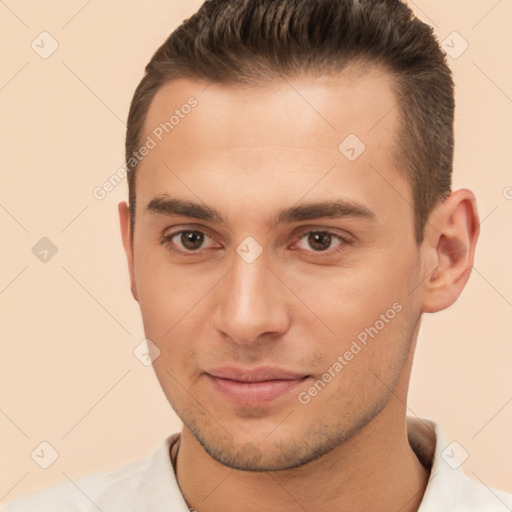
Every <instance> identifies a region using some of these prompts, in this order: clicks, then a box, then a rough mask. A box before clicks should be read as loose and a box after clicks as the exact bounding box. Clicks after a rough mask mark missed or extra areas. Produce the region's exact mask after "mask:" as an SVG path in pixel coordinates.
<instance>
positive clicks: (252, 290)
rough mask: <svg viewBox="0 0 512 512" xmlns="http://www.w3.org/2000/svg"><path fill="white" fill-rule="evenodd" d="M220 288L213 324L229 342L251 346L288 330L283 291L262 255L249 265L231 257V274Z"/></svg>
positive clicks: (235, 256)
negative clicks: (232, 259) (232, 260)
mask: <svg viewBox="0 0 512 512" xmlns="http://www.w3.org/2000/svg"><path fill="white" fill-rule="evenodd" d="M219 284H221V286H218V287H216V294H217V296H216V297H215V299H216V304H217V307H216V309H215V314H214V315H213V323H214V326H215V328H216V329H217V330H218V331H219V332H221V333H222V334H224V335H225V336H228V337H229V338H230V339H231V341H233V342H235V343H238V344H254V343H257V342H259V341H261V340H262V339H263V338H265V339H267V338H271V339H272V338H273V337H276V338H278V337H279V335H281V334H284V333H285V332H286V331H287V330H288V328H289V325H290V317H289V310H288V308H287V306H286V289H285V287H284V286H283V285H282V283H281V282H280V281H279V279H277V278H276V276H275V275H274V272H273V271H272V270H271V269H270V268H269V267H268V265H267V261H266V258H265V257H264V255H263V254H262V255H261V256H260V257H259V258H258V259H256V261H253V262H252V263H247V262H246V261H244V260H243V259H242V258H241V257H239V256H238V255H234V262H233V266H232V268H231V270H230V272H229V273H228V274H227V275H226V277H225V279H223V280H222V282H221V283H219Z"/></svg>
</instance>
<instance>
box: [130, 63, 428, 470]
mask: <svg viewBox="0 0 512 512" xmlns="http://www.w3.org/2000/svg"><path fill="white" fill-rule="evenodd" d="M191 97H193V100H190V98H191ZM396 101H397V100H396V97H395V96H394V93H393V92H392V88H391V86H390V81H389V77H388V76H387V74H386V73H385V72H383V71H380V70H378V69H371V70H366V71H364V72H363V71H360V70H357V69H355V68H352V69H350V70H347V71H344V72H343V73H341V74H339V75H336V76H332V77H320V78H314V77H310V76H305V77H302V78H295V79H293V80H291V79H290V80H287V81H284V80H276V81H274V82H272V83H269V84H266V85H261V86H257V87H242V86H227V85H218V84H217V85H216V84H210V85H207V84H204V83H196V82H192V81H187V80H181V81H177V82H173V83H170V84H167V85H166V86H164V87H163V88H162V89H161V90H160V91H159V92H158V93H157V95H156V96H155V98H154V100H153V102H152V104H151V107H150V110H149V112H148V116H147V120H146V125H145V130H146V131H145V134H144V137H143V140H149V139H148V137H150V138H151V139H152V140H153V141H154V142H155V145H154V147H152V148H151V149H150V151H149V152H148V154H147V155H146V156H145V157H144V158H143V160H142V161H141V163H140V164H139V170H138V174H137V182H136V194H137V204H136V216H135V218H136V221H135V232H134V238H133V260H134V263H133V266H132V279H133V282H132V290H133V292H134V295H135V297H136V299H137V300H138V302H139V304H140V308H141V312H142V317H143V322H144V329H145V333H146V337H147V338H148V339H150V340H151V342H152V343H154V344H155V345H156V346H157V347H158V349H159V350H160V355H159V356H158V357H157V358H156V359H155V360H154V362H153V365H154V368H155V371H156V374H157V377H158V379H159V381H160V384H161V386H162V388H163V390H164V392H165V394H166V396H167V398H168V400H169V401H170V403H171V404H172V406H173V408H174V409H175V410H176V412H177V414H178V415H179V416H180V418H181V419H182V421H183V423H184V426H185V428H186V429H188V430H189V431H190V432H191V433H192V434H193V435H194V436H195V438H196V439H197V440H198V441H199V442H200V443H201V445H202V446H203V447H204V448H205V450H206V451H207V452H208V453H209V454H210V455H211V456H212V457H213V458H214V459H216V460H217V461H219V462H222V463H223V464H225V465H227V466H231V467H234V468H239V469H248V470H278V469H287V468H292V467H297V466H300V465H301V464H304V463H305V462H308V461H310V460H313V459H315V458H317V457H319V456H320V455H323V454H325V453H327V452H329V451H330V450H332V449H333V448H334V447H336V446H338V445H340V444H341V443H343V442H345V441H346V440H348V439H349V438H350V437H351V436H353V435H354V434H355V433H356V432H358V431H360V430H361V429H362V428H363V427H364V426H365V425H366V424H367V423H368V422H369V421H370V420H372V419H373V418H374V417H375V416H376V415H377V414H378V413H379V412H382V413H383V412H385V411H386V408H387V407H388V404H389V399H390V396H391V394H392V393H393V391H394V390H396V388H397V385H398V384H399V382H401V379H403V377H404V375H405V374H406V373H407V371H408V365H410V358H409V355H410V349H411V345H412V341H413V338H414V333H415V330H416V328H417V325H418V319H419V316H420V299H419V297H418V295H417V291H415V287H416V286H417V284H418V283H419V282H420V280H421V278H420V276H421V275H422V261H421V253H420V249H419V248H418V246H417V244H416V242H415V234H414V225H413V224H414V223H413V211H412V208H411V206H410V205H411V204H412V192H411V187H410V185H409V183H408V181H407V179H406V178H405V176H404V174H403V173H402V172H401V171H400V170H399V169H397V168H396V164H395V162H394V159H393V152H394V150H395V140H396V136H397V130H398V124H399V113H398V109H397V108H396V106H395V105H396ZM187 103H188V104H189V105H192V104H193V106H192V107H191V108H188V107H184V105H186V104H187ZM176 111H178V112H176ZM173 114H174V115H175V118H174V119H173V120H171V123H172V128H169V126H168V125H167V126H166V127H167V131H168V132H169V133H168V134H167V133H166V131H165V130H164V129H163V128H162V126H164V125H161V123H165V122H166V121H169V119H170V118H171V116H172V115H173ZM178 118H179V121H177V119H178ZM350 134H353V135H350ZM354 135H355V136H356V137H357V139H356V138H355V137H354ZM347 137H348V138H347ZM160 139H161V140H160ZM358 139H359V140H358ZM344 141H345V142H344ZM340 144H341V145H340ZM363 144H364V146H363ZM149 145H151V146H153V144H151V143H150V144H149Z"/></svg>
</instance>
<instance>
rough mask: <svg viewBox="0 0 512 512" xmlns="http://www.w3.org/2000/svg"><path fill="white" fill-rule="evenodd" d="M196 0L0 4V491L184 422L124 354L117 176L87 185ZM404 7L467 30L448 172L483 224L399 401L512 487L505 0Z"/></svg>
mask: <svg viewBox="0 0 512 512" xmlns="http://www.w3.org/2000/svg"><path fill="white" fill-rule="evenodd" d="M199 4H200V1H198V0H179V1H178V0H173V1H150V2H148V1H144V2H142V1H136V2H135V1H133V2H127V1H126V0H123V1H121V0H117V1H111V0H110V1H99V0H92V1H88V2H87V1H85V0H73V1H69V0H67V1H49V2H39V1H35V0H32V1H28V0H26V1H15V0H7V2H0V16H1V18H2V31H1V32H0V38H1V40H0V44H1V46H2V48H3V49H4V50H7V51H4V52H3V65H2V69H1V71H0V107H1V112H2V114H1V120H2V123H1V125H2V126H1V133H0V145H1V154H2V170H1V177H2V182H1V187H0V221H1V229H2V244H1V246H2V249H1V252H2V264H1V266H0V308H1V311H2V324H1V344H2V346H1V350H2V358H1V367H0V370H1V381H2V386H1V395H0V434H1V437H0V440H1V441H0V450H1V456H2V464H1V465H0V467H1V470H0V471H1V473H0V501H9V500H11V499H13V498H15V497H17V496H19V495H22V494H25V493H27V492H28V491H32V490H35V489H37V488H40V487H44V486H47V485H49V484H53V483H56V482H60V481H64V480H66V479H68V478H71V479H72V478H74V477H76V476H79V475H82V474H86V473H92V472H98V471H102V470H106V469H110V468H114V467H116V466H120V465H124V464H127V463H129V462H131V461H134V460H137V459H139V458H142V457H145V456H148V455H150V454H151V453H152V452H153V451H154V449H155V448H156V446H157V445H158V444H159V443H160V442H161V440H162V439H163V438H164V437H165V436H167V435H168V434H169V433H170V432H172V431H176V430H177V429H179V421H178V420H177V419H176V417H175V415H174V413H173V412H172V410H171V409H170V407H169V406H168V404H167V402H166V400H165V399H164V396H163V393H162V392H161V390H160V388H159V385H158V383H157V381H156V379H155V377H154V375H153V371H152V369H151V367H146V366H144V365H143V364H141V363H140V362H139V360H138V359H136V358H135V357H134V355H133V350H134V348H135V347H136V346H137V345H138V344H139V343H140V342H141V340H142V339H143V338H144V335H143V331H142V324H141V321H140V316H139V311H138V308H137V304H136V303H135V302H134V301H133V300H132V298H131V295H130V293H129V289H128V275H127V270H126V265H125V261H124V254H123V252H122V249H121V241H120V236H119V233H118V221H117V210H116V205H117V203H118V202H119V201H121V200H124V199H125V197H126V184H125V183H123V184H122V185H120V186H118V187H117V188H116V189H115V190H114V191H112V192H111V193H109V194H108V195H107V197H106V198H105V199H104V200H103V201H99V200H97V199H95V198H94V197H93V195H92V190H93V188H94V187H96V186H99V185H101V184H102V183H103V182H104V181H105V180H107V179H108V177H109V176H110V175H111V174H113V173H114V172H115V171H116V169H118V168H119V167H120V166H121V165H122V163H123V145H124V131H125V126H124V120H125V119H126V116H127V111H128V106H129V102H130V99H131V95H132V93H133V90H134V88H135V86H136V85H137V83H138V81H139V79H140V78H141V76H142V72H143V68H144V65H145V64H146V62H147V61H148V59H149V58H150V57H151V55H152V53H153V52H154V50H155V49H156V48H157V46H158V45H160V44H161V43H162V42H163V40H164V39H165V38H166V37H167V35H168V33H169V32H170V31H171V30H172V29H173V28H174V27H175V26H176V25H177V24H178V23H179V22H180V21H181V20H182V19H183V18H184V17H186V16H188V15H190V14H191V13H192V12H194V10H195V9H196V8H197V7H198V6H199ZM411 5H412V6H413V7H414V9H415V11H416V12H417V13H418V15H419V16H420V17H421V18H422V19H424V20H425V21H427V22H429V23H431V24H433V25H434V26H435V30H436V33H437V34H438V36H439V38H440V39H441V40H443V39H445V38H447V37H448V39H447V41H448V43H449V44H451V45H452V46H453V47H454V49H453V50H452V51H456V50H460V49H461V48H462V46H461V44H463V41H462V40H460V39H457V38H458V36H455V38H456V39H453V38H454V36H453V35H450V34H451V33H452V32H453V31H456V32H458V33H459V34H460V36H462V37H463V38H464V40H465V41H467V43H468V44H469V47H468V49H467V50H466V51H465V52H464V53H462V55H460V56H459V57H458V58H457V59H452V58H450V63H451V67H452V69H453V71H454V74H455V80H456V84H457V121H456V135H457V137H456V159H455V183H454V184H455V186H456V187H460V186H466V187H469V188H471V189H473V190H474V191H475V192H476V194H477V197H478V200H479V210H480V214H481V218H482V220H483V224H482V235H481V240H480V245H479V249H478V253H477V257H476V263H475V271H474V273H473V275H472V277H471V279H470V282H469V284H468V286H467V289H466V291H465V293H464V294H463V296H462V298H461V299H460V300H459V301H458V302H457V303H456V304H455V305H454V306H453V307H452V308H451V309H450V310H448V311H445V312H442V313H439V314H436V315H433V316H427V317H426V318H425V319H424V325H423V330H422V333H421V336H420V341H419V346H418V350H417V356H416V362H415V367H414V370H413V378H412V384H411V392H410V404H409V405H410V412H411V414H413V413H414V414H417V415H419V416H423V417H428V418H432V419H435V420H436V421H438V422H439V423H440V424H441V425H442V426H443V428H444V430H445V433H446V435H447V437H448V439H449V440H450V441H451V440H455V441H457V442H458V443H460V445H461V446H462V447H464V449H465V450H466V451H467V452H468V454H469V458H468V459H467V460H466V462H465V463H464V465H463V467H464V469H465V471H466V472H467V473H468V474H469V475H470V476H472V477H473V478H475V479H476V480H481V481H483V482H485V483H487V484H492V485H493V486H496V487H501V488H503V489H506V490H508V491H512V464H511V463H510V456H511V452H512V436H511V435H510V432H512V385H511V372H510V367H511V360H512V344H511V343H510V340H511V333H512V326H511V322H510V318H511V307H512V304H511V303H512V279H510V261H511V249H512V247H511V246H512V244H511V237H510V220H511V217H512V200H510V199H511V198H512V188H510V187H512V176H511V175H510V172H509V169H510V162H511V161H512V145H511V143H510V133H511V127H512V126H511V125H512V99H511V97H512V68H511V66H510V57H511V55H510V48H512V32H511V31H510V24H511V22H512V2H510V1H508V0H503V1H496V0H480V1H471V2H468V1H463V0H459V1H455V0H450V1H446V0H443V1H441V0H439V1H426V0H417V2H415V3H414V4H412V3H411ZM43 31H47V32H49V33H50V34H51V36H52V37H53V38H54V39H55V40H56V41H57V42H58V44H59V47H58V49H57V50H56V51H55V53H53V54H52V55H51V56H50V57H48V58H47V59H42V58H41V57H40V56H39V55H38V54H37V53H36V52H35V51H34V50H33V49H32V48H31V42H32V41H33V40H34V39H36V38H37V36H38V35H39V34H40V33H41V32H43ZM38 41H40V39H36V43H37V42H38ZM39 44H40V46H41V43H39ZM45 48H47V49H48V48H49V42H48V40H47V42H46V44H45ZM507 187H509V188H507ZM42 237H48V238H49V239H50V240H51V241H52V242H53V243H54V244H55V245H56V246H57V248H58V252H57V254H56V255H55V256H53V257H52V258H51V259H49V261H47V262H46V263H43V262H41V261H39V260H38V259H37V258H36V257H35V255H34V254H33V253H32V247H33V246H34V245H35V244H36V243H37V242H38V241H39V240H40V239H41V238H42ZM43 441H46V442H48V443H50V444H51V445H52V446H53V447H54V449H55V450H56V451H57V452H58V453H59V457H58V459H57V460H56V461H55V462H54V463H53V464H52V465H51V466H50V467H49V468H48V469H46V470H45V469H42V468H41V467H39V465H38V464H37V463H36V462H35V461H34V460H33V459H32V458H31V453H32V452H33V451H34V450H36V448H37V447H38V446H39V445H40V443H41V442H43ZM38 450H39V451H38ZM40 450H41V449H40V448H38V449H37V450H36V454H37V453H41V452H40ZM48 453H49V452H48V450H47V451H46V454H48ZM34 458H35V459H36V460H37V455H35V456H34Z"/></svg>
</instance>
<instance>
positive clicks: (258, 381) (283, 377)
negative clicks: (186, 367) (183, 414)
mask: <svg viewBox="0 0 512 512" xmlns="http://www.w3.org/2000/svg"><path fill="white" fill-rule="evenodd" d="M206 375H207V378H208V380H209V382H210V383H211V385H212V387H213V388H214V390H215V391H216V392H218V393H220V394H221V395H222V396H223V398H227V399H228V400H230V401H231V402H234V403H236V404H240V405H252V406H257V405H263V404H267V403H269V402H272V401H273V400H277V399H278V398H280V397H284V396H285V395H288V394H290V393H291V392H292V391H293V390H294V389H295V388H296V387H298V386H299V385H300V384H301V383H302V382H303V381H304V380H306V379H307V378H309V377H310V376H309V375H304V374H301V373H297V372H292V371H289V370H285V369H282V368H275V367H259V368H253V369H241V368H235V367H223V368H215V369H212V370H210V371H209V372H207V374H206Z"/></svg>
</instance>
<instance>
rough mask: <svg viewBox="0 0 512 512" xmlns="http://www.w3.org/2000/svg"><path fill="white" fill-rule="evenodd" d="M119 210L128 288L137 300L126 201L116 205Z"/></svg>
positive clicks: (128, 208) (128, 209)
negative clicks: (128, 280)
mask: <svg viewBox="0 0 512 512" xmlns="http://www.w3.org/2000/svg"><path fill="white" fill-rule="evenodd" d="M117 209H118V212H119V224H120V227H121V237H122V239H123V247H124V252H125V254H126V259H127V262H128V272H129V273H130V289H131V292H132V295H133V298H134V299H135V300H136V301H137V302H138V300H139V299H138V297H137V287H136V284H135V270H134V254H133V239H132V233H131V217H130V207H129V205H128V203H126V202H122V203H119V204H118V205H117Z"/></svg>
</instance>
